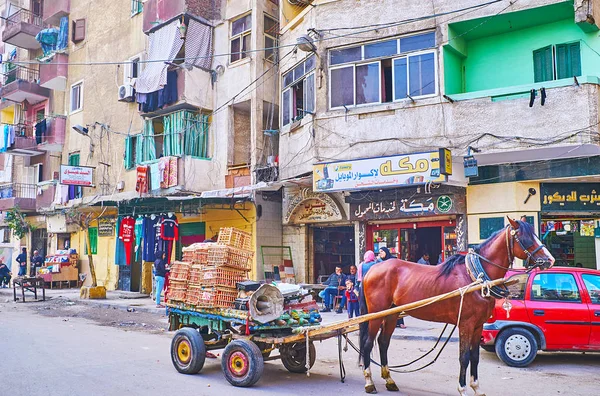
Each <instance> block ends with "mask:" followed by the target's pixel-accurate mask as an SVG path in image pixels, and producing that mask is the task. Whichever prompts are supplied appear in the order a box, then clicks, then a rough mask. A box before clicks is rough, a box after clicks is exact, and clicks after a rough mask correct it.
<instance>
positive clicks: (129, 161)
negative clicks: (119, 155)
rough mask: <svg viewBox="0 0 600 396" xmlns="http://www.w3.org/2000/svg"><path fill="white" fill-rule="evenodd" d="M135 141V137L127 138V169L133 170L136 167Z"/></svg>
mask: <svg viewBox="0 0 600 396" xmlns="http://www.w3.org/2000/svg"><path fill="white" fill-rule="evenodd" d="M133 139H135V137H133V136H127V137H126V138H125V169H131V168H133V166H134V161H133V155H134V153H133Z"/></svg>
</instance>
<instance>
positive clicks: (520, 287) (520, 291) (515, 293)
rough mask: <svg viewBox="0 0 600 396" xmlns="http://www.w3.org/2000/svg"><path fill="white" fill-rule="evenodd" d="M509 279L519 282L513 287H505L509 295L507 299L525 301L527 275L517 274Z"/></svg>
mask: <svg viewBox="0 0 600 396" xmlns="http://www.w3.org/2000/svg"><path fill="white" fill-rule="evenodd" d="M511 279H516V280H518V281H519V282H518V283H515V284H514V285H510V286H507V288H508V291H509V293H510V295H509V298H512V299H513V300H523V299H525V288H526V287H527V279H529V274H518V275H514V276H512V277H511Z"/></svg>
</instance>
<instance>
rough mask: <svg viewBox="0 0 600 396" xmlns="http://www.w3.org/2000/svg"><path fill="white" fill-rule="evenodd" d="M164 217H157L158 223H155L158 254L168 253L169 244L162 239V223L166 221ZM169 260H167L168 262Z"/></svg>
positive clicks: (155, 244)
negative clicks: (159, 252)
mask: <svg viewBox="0 0 600 396" xmlns="http://www.w3.org/2000/svg"><path fill="white" fill-rule="evenodd" d="M164 218H165V217H164V216H163V215H160V216H157V217H156V222H155V223H154V251H155V252H158V251H161V252H167V247H168V246H167V244H166V243H165V241H164V240H163V239H162V232H161V230H162V223H163V220H164ZM168 260H169V259H168V258H167V262H169V261H168Z"/></svg>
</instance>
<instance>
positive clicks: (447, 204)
mask: <svg viewBox="0 0 600 396" xmlns="http://www.w3.org/2000/svg"><path fill="white" fill-rule="evenodd" d="M451 209H452V198H450V197H449V196H447V195H441V196H440V197H439V198H438V199H437V210H438V212H440V213H448V212H450V210H451Z"/></svg>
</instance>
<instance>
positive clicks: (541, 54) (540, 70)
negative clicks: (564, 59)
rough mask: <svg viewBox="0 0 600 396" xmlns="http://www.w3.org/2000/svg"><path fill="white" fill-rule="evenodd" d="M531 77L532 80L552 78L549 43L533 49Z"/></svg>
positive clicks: (539, 80) (549, 79)
mask: <svg viewBox="0 0 600 396" xmlns="http://www.w3.org/2000/svg"><path fill="white" fill-rule="evenodd" d="M533 77H534V82H542V81H551V80H554V67H553V64H552V46H551V45H549V46H547V47H544V48H540V49H538V50H535V51H533Z"/></svg>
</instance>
